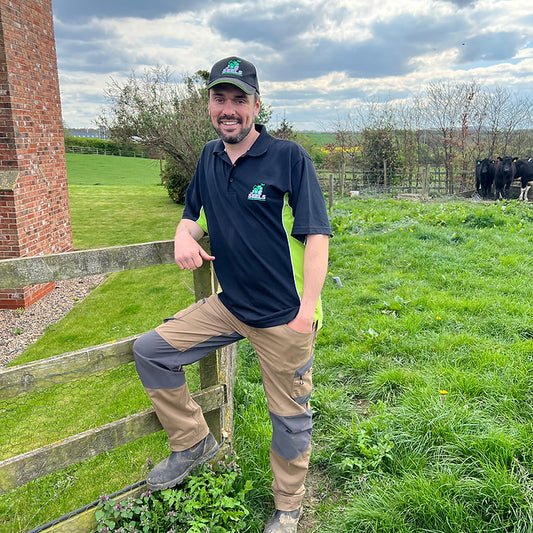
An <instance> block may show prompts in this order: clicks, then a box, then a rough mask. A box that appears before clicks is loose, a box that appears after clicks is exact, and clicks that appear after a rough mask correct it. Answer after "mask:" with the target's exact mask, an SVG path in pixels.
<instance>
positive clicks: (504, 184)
mask: <svg viewBox="0 0 533 533" xmlns="http://www.w3.org/2000/svg"><path fill="white" fill-rule="evenodd" d="M515 161H516V157H515V158H512V157H509V156H505V157H498V160H497V161H496V163H495V164H494V197H495V198H496V200H502V199H503V198H505V199H507V200H508V199H509V189H510V188H511V183H513V180H514V177H515V174H516V166H515Z"/></svg>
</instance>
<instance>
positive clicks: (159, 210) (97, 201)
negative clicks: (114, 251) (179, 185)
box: [67, 154, 183, 250]
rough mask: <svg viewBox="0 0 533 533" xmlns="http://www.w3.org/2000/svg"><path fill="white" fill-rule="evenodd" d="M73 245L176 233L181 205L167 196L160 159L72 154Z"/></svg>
mask: <svg viewBox="0 0 533 533" xmlns="http://www.w3.org/2000/svg"><path fill="white" fill-rule="evenodd" d="M67 172H68V181H69V198H70V210H71V220H72V228H73V231H72V234H73V242H74V248H75V249H76V250H84V249H87V248H101V247H105V246H118V245H121V244H132V243H137V242H150V241H160V240H167V239H172V238H173V237H174V231H175V229H176V226H177V223H178V222H179V219H180V218H181V212H182V210H183V207H182V206H178V205H176V204H175V203H173V202H172V200H171V199H170V198H169V197H168V194H167V192H166V189H165V188H164V187H163V186H161V181H160V178H159V161H156V160H153V159H138V158H132V157H113V156H100V155H82V154H67Z"/></svg>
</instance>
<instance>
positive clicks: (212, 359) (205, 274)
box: [193, 239, 237, 442]
mask: <svg viewBox="0 0 533 533" xmlns="http://www.w3.org/2000/svg"><path fill="white" fill-rule="evenodd" d="M201 244H202V246H203V247H204V249H206V251H207V252H208V253H209V250H210V248H209V240H208V239H204V240H203V241H202V243H201ZM193 276H194V295H195V299H196V301H198V300H201V299H202V298H207V297H209V296H210V295H211V294H214V293H215V292H216V291H217V288H218V282H217V279H216V276H215V272H214V269H213V266H212V263H211V262H210V261H204V263H203V264H202V266H201V267H200V268H198V269H196V270H195V271H194V272H193ZM236 355H237V345H236V343H234V344H231V345H229V346H226V347H224V348H222V349H220V350H216V351H214V352H211V353H210V354H208V355H207V356H205V357H204V358H203V359H201V360H200V388H202V389H205V388H208V387H212V386H214V385H218V384H219V383H225V384H226V393H227V398H226V401H227V404H226V407H225V408H224V407H221V408H219V409H215V410H214V411H211V412H208V413H204V416H205V420H206V422H207V425H208V426H209V428H210V430H211V433H213V435H214V437H215V439H216V440H217V441H218V442H222V440H224V439H226V440H228V439H229V440H230V441H231V434H232V429H233V386H234V380H235V365H236Z"/></svg>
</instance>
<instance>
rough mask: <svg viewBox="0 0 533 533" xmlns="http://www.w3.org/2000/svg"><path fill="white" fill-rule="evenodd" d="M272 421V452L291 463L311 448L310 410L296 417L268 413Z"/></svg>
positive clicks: (311, 422) (311, 423) (311, 424)
mask: <svg viewBox="0 0 533 533" xmlns="http://www.w3.org/2000/svg"><path fill="white" fill-rule="evenodd" d="M270 419H271V420H272V430H273V432H272V444H271V447H272V450H273V451H275V452H276V453H277V454H278V455H279V456H281V457H283V458H284V459H286V460H287V461H292V460H293V459H296V457H298V456H300V455H301V454H302V453H303V452H305V451H306V450H307V449H308V448H309V446H311V430H312V427H313V421H312V414H311V411H310V410H306V411H305V412H304V413H302V414H300V415H296V416H279V415H275V414H274V413H270Z"/></svg>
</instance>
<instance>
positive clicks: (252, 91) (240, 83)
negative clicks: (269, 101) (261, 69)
mask: <svg viewBox="0 0 533 533" xmlns="http://www.w3.org/2000/svg"><path fill="white" fill-rule="evenodd" d="M221 83H230V84H231V85H236V86H237V87H239V89H242V90H243V91H244V92H245V93H246V94H255V93H257V94H259V91H258V90H257V89H256V88H255V87H253V86H252V85H250V84H249V83H246V82H244V81H242V80H236V79H235V78H218V79H217V80H216V81H214V82H212V83H210V84H209V85H208V86H207V88H208V89H211V88H212V87H214V86H215V85H220V84H221Z"/></svg>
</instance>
